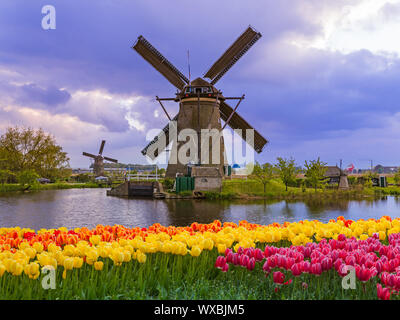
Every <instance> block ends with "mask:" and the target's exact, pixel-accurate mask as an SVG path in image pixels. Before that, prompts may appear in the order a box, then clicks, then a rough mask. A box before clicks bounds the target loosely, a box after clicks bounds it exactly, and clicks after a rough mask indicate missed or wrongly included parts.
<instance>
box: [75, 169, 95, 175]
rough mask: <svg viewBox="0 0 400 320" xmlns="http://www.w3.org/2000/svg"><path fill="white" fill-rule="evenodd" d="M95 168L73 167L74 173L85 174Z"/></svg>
mask: <svg viewBox="0 0 400 320" xmlns="http://www.w3.org/2000/svg"><path fill="white" fill-rule="evenodd" d="M92 172H93V169H81V168H76V169H72V174H85V173H92Z"/></svg>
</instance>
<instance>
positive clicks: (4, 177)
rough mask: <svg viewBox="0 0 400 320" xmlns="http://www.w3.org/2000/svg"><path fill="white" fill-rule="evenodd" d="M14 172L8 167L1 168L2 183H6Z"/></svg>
mask: <svg viewBox="0 0 400 320" xmlns="http://www.w3.org/2000/svg"><path fill="white" fill-rule="evenodd" d="M13 176H14V174H13V173H12V172H11V171H10V170H7V169H0V182H1V184H5V183H6V182H7V181H8V180H9V179H10V178H11V177H13Z"/></svg>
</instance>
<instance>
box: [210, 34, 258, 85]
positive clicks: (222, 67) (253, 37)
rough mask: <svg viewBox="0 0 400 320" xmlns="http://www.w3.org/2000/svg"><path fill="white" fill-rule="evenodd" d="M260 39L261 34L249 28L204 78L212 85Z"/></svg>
mask: <svg viewBox="0 0 400 320" xmlns="http://www.w3.org/2000/svg"><path fill="white" fill-rule="evenodd" d="M260 38H261V33H259V32H257V31H255V30H254V29H253V28H252V27H251V26H249V27H248V28H247V29H246V30H245V31H244V32H243V33H242V34H241V35H240V36H239V38H237V39H236V41H235V42H234V43H233V44H232V45H231V46H230V47H229V48H228V50H226V51H225V53H224V54H223V55H222V56H221V57H220V58H219V59H218V60H217V61H216V62H215V63H214V64H213V65H212V66H211V68H210V69H209V70H208V71H207V72H206V74H205V75H204V76H205V77H206V78H209V79H211V84H212V85H214V84H215V83H216V82H217V81H218V80H219V79H221V77H222V76H223V75H224V74H225V73H226V72H227V71H228V70H229V69H230V68H231V67H232V66H233V65H234V64H235V63H236V62H237V61H238V60H239V59H240V58H241V57H242V56H243V55H244V54H245V53H246V52H247V50H249V49H250V48H251V47H252V46H253V44H254V43H256V41H257V40H258V39H260Z"/></svg>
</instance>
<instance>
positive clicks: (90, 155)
mask: <svg viewBox="0 0 400 320" xmlns="http://www.w3.org/2000/svg"><path fill="white" fill-rule="evenodd" d="M82 154H83V155H84V156H85V157H89V158H93V159H96V158H97V156H95V155H94V154H91V153H87V152H83V153H82Z"/></svg>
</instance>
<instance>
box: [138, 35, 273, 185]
mask: <svg viewBox="0 0 400 320" xmlns="http://www.w3.org/2000/svg"><path fill="white" fill-rule="evenodd" d="M260 37H261V34H260V33H258V32H256V31H255V30H254V29H253V28H252V27H248V28H247V29H246V30H245V32H244V33H243V34H242V35H241V36H240V37H239V38H238V39H237V40H236V41H235V42H234V43H233V44H232V45H231V46H230V47H229V48H228V50H227V51H226V52H225V53H224V54H223V55H222V56H221V57H220V58H219V59H218V60H217V61H216V62H215V63H214V64H213V65H212V66H211V68H210V69H209V70H208V71H207V72H206V74H205V75H204V77H205V78H208V79H210V81H206V80H205V79H203V78H197V79H195V80H193V81H190V80H189V79H187V78H186V77H185V76H184V75H183V74H182V73H181V72H180V71H179V70H178V69H177V68H176V67H174V66H173V65H172V63H171V62H169V61H168V60H167V59H166V58H165V57H164V56H163V55H162V54H161V53H160V52H159V51H157V49H155V48H154V47H153V46H152V45H151V44H150V43H149V42H148V41H147V40H146V39H145V38H144V37H143V36H140V37H139V38H138V39H137V41H136V43H135V44H134V46H133V49H134V50H136V51H137V52H138V53H139V54H140V55H141V56H142V57H143V58H144V59H145V60H146V61H148V62H149V63H150V64H151V65H152V66H153V67H154V68H155V69H156V70H158V71H159V72H160V73H161V74H162V75H164V76H165V78H167V80H168V81H170V82H171V83H172V84H173V85H174V86H175V87H176V88H177V89H178V92H177V93H176V97H174V98H164V99H160V98H158V97H157V100H158V102H159V103H160V105H161V106H162V108H163V110H164V112H165V113H166V115H167V118H168V120H170V122H169V123H168V124H167V125H166V126H165V127H164V128H163V130H162V131H161V132H160V133H159V134H158V135H157V136H156V137H155V138H154V139H153V140H152V141H151V142H150V143H149V144H148V145H147V146H146V147H145V148H144V149H143V150H142V154H143V155H146V156H148V157H149V158H151V159H152V160H154V159H156V158H157V157H158V155H159V154H160V153H161V152H162V151H163V150H164V149H165V148H166V147H167V146H168V145H169V144H170V143H171V142H172V148H171V153H170V158H169V162H168V168H167V172H166V176H167V177H172V178H174V177H176V176H177V174H187V172H188V169H187V167H188V166H190V165H196V166H206V167H216V168H218V170H219V172H220V174H221V176H223V167H224V165H225V164H226V155H225V146H224V140H223V136H222V130H223V128H224V127H225V126H226V125H228V126H230V127H231V128H232V129H241V135H242V138H243V139H244V140H245V141H246V129H250V130H254V128H253V127H252V126H250V125H249V124H248V122H247V121H246V120H244V119H243V118H242V117H241V116H240V115H239V114H238V113H237V112H236V109H237V107H238V106H239V104H240V102H241V101H242V100H243V99H244V95H242V96H241V97H224V96H223V95H222V92H221V91H220V90H218V89H217V88H215V83H216V82H217V81H218V80H219V79H220V78H221V77H222V76H223V75H224V74H225V73H226V72H227V71H228V70H229V69H230V68H231V67H232V66H233V65H234V64H235V63H236V62H237V61H238V60H239V58H240V57H241V56H242V55H243V54H244V53H245V52H247V50H248V49H249V48H250V47H251V46H252V45H253V44H254V43H255V42H256V41H257V40H258V39H259V38H260ZM163 100H173V101H175V102H178V103H179V112H178V114H177V115H175V117H173V118H171V117H170V116H169V114H168V112H167V111H166V109H165V108H164V106H163V104H162V101H163ZM227 100H237V101H238V102H237V104H236V106H235V108H234V109H233V108H232V107H231V106H229V105H228V103H227V102H226V101H227ZM221 119H222V120H223V121H224V122H225V123H224V125H223V124H222V122H221ZM188 129H189V130H188ZM205 129H208V131H209V132H212V133H214V135H213V136H207V135H203V134H202V133H204V130H205ZM171 130H174V132H171ZM189 131H190V132H192V136H190V135H188V134H184V135H182V133H187V132H189ZM253 132H254V144H253V145H252V146H253V148H254V149H255V151H256V152H258V153H260V152H261V151H262V150H263V148H264V146H265V145H266V144H267V140H266V139H265V138H264V137H263V136H261V134H259V133H258V132H257V131H256V130H254V131H253ZM172 133H174V134H175V135H174V134H172ZM174 136H175V139H174ZM191 139H192V141H193V143H194V144H195V145H196V150H195V152H192V151H193V150H187V143H188V142H189V141H190V140H191ZM213 139H215V140H213ZM182 155H184V156H183V157H182ZM182 158H183V159H184V160H182Z"/></svg>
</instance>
